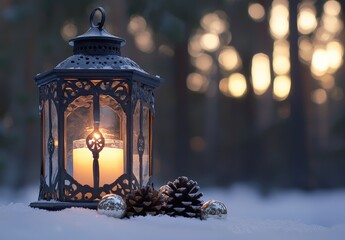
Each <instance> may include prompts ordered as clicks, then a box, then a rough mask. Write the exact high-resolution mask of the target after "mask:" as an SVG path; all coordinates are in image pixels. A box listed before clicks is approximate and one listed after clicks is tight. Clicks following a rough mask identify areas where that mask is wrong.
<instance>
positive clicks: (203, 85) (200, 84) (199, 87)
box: [187, 73, 208, 92]
mask: <svg viewBox="0 0 345 240" xmlns="http://www.w3.org/2000/svg"><path fill="white" fill-rule="evenodd" d="M207 86H208V80H207V78H206V77H205V76H203V75H201V74H199V73H191V74H189V75H188V77H187V88H188V89H189V90H191V91H194V92H205V91H206V89H207Z"/></svg>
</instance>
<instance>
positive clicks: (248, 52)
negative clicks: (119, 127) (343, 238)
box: [0, 0, 345, 190]
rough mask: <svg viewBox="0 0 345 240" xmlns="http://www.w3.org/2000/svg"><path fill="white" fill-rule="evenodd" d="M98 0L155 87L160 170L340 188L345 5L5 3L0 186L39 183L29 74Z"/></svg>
mask: <svg viewBox="0 0 345 240" xmlns="http://www.w3.org/2000/svg"><path fill="white" fill-rule="evenodd" d="M97 6H103V7H104V8H105V10H106V13H107V19H106V29H107V30H108V31H109V32H110V33H112V34H114V35H117V36H121V37H123V38H125V39H126V41H127V44H126V46H125V47H124V48H123V49H122V55H123V56H128V57H130V58H131V59H133V60H134V61H135V62H137V63H138V64H139V65H140V66H141V67H142V68H143V69H145V70H146V71H148V72H149V73H151V74H155V75H156V74H157V75H159V76H161V77H162V78H163V79H165V81H164V83H163V84H162V86H161V87H159V88H158V89H157V90H156V117H155V123H154V125H155V131H154V133H155V136H154V157H155V171H154V174H155V178H156V179H158V181H160V182H166V181H168V180H171V179H174V178H175V177H177V176H178V175H186V176H188V177H190V178H192V179H194V180H197V181H198V182H199V183H200V184H201V185H202V186H229V185H231V184H233V183H236V182H244V183H249V184H253V185H255V186H258V187H259V188H260V189H262V190H269V189H274V188H300V189H307V190H312V189H319V188H339V187H344V186H345V104H344V103H345V98H344V88H345V81H344V77H345V71H344V65H343V55H344V43H345V42H344V30H343V27H344V16H345V15H344V12H343V11H344V9H345V2H344V1H334V0H327V1H326V0H315V1H313V0H301V1H287V0H273V1H270V0H251V1H249V0H188V1H186V0H137V1H135V0H131V1H125V0H116V1H115V0H114V1H96V0H74V1H67V0H60V1H53V0H25V1H24V0H1V1H0V36H1V37H0V79H1V82H0V83H1V87H0V185H3V186H7V187H11V188H13V189H18V188H19V187H22V186H26V185H28V184H34V183H38V181H39V170H40V156H39V151H40V146H39V143H40V141H39V122H40V121H39V116H38V91H37V88H36V86H35V83H34V80H33V77H34V76H35V75H36V74H37V73H40V72H44V71H47V70H49V69H51V68H53V67H54V66H56V65H57V64H58V63H59V62H61V61H62V60H64V59H65V58H67V57H68V56H70V55H72V48H71V47H70V46H69V45H68V43H67V41H68V40H69V39H71V38H73V37H74V36H76V35H79V34H82V33H84V32H85V31H86V30H87V29H88V27H89V26H88V24H89V15H90V13H91V11H92V10H93V9H94V8H95V7H97Z"/></svg>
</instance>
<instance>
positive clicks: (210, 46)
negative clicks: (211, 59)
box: [200, 33, 220, 52]
mask: <svg viewBox="0 0 345 240" xmlns="http://www.w3.org/2000/svg"><path fill="white" fill-rule="evenodd" d="M200 45H201V47H202V48H203V49H204V50H205V51H209V52H214V51H216V50H217V49H218V48H219V45H220V42H219V37H218V35H216V34H214V33H205V34H203V35H202V36H201V39H200Z"/></svg>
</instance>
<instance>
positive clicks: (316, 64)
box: [311, 48, 328, 76]
mask: <svg viewBox="0 0 345 240" xmlns="http://www.w3.org/2000/svg"><path fill="white" fill-rule="evenodd" d="M327 70H328V57H327V52H326V50H325V49H323V48H317V49H315V51H314V53H313V57H312V60H311V72H312V73H313V74H314V75H315V76H322V75H324V74H325V73H326V72H327Z"/></svg>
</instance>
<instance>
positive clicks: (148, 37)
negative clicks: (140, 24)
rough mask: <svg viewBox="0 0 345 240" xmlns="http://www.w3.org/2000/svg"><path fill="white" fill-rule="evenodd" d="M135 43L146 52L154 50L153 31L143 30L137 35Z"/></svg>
mask: <svg viewBox="0 0 345 240" xmlns="http://www.w3.org/2000/svg"><path fill="white" fill-rule="evenodd" d="M134 40H135V45H136V46H137V48H138V49H139V50H140V51H142V52H145V53H151V52H152V51H153V50H154V43H153V38H152V33H151V32H150V31H142V32H139V33H137V34H136V35H135V38H134Z"/></svg>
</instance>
